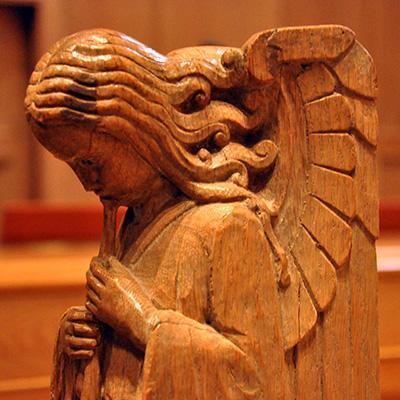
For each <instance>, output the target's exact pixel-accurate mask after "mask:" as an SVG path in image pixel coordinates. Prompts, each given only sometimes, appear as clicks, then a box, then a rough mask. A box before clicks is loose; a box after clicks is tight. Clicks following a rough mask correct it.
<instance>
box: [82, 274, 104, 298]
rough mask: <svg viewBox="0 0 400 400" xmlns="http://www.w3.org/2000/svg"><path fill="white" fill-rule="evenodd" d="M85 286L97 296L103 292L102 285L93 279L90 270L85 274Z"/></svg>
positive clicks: (96, 279)
mask: <svg viewBox="0 0 400 400" xmlns="http://www.w3.org/2000/svg"><path fill="white" fill-rule="evenodd" d="M86 286H87V287H89V288H90V289H92V290H93V291H94V292H95V293H96V294H97V295H99V296H100V295H101V292H102V291H103V290H104V284H103V283H102V282H101V281H100V280H99V279H98V278H97V277H95V276H94V275H93V273H92V271H90V270H89V271H87V272H86Z"/></svg>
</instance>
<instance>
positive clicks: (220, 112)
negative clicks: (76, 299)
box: [26, 26, 379, 400]
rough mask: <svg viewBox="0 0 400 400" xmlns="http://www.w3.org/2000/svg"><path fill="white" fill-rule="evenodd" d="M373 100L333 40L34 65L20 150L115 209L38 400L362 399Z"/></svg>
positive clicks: (318, 30)
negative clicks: (30, 134) (116, 217)
mask: <svg viewBox="0 0 400 400" xmlns="http://www.w3.org/2000/svg"><path fill="white" fill-rule="evenodd" d="M375 95H376V80H375V71H374V66H373V63H372V60H371V58H370V56H369V54H368V53H367V52H366V51H365V50H364V48H363V47H362V46H361V45H360V44H359V43H358V42H356V41H355V39H354V34H353V33H352V32H351V31H350V30H349V29H347V28H344V27H341V26H315V27H300V28H284V29H276V30H270V31H265V32H261V33H258V34H256V35H254V36H253V37H252V38H250V39H249V40H248V41H247V42H246V43H245V44H244V46H243V47H242V48H224V47H195V48H187V49H181V50H176V51H173V52H171V53H169V54H168V55H167V56H163V55H160V54H158V53H156V52H155V51H153V50H151V49H149V48H147V47H145V46H143V45H142V44H141V43H139V42H137V41H135V40H133V39H131V38H129V37H127V36H125V35H123V34H120V33H117V32H113V31H108V30H93V31H86V32H81V33H77V34H75V35H72V36H69V37H67V38H65V39H62V40H60V41H59V42H58V43H57V44H56V45H55V46H54V47H53V48H52V49H51V50H50V51H49V52H48V53H47V54H45V55H44V56H43V58H42V59H41V60H40V61H39V63H38V65H37V66H36V69H35V71H34V73H33V74H32V78H31V81H30V85H29V88H28V93H27V98H26V109H27V115H28V119H29V122H30V124H31V126H32V129H33V131H34V133H35V135H36V137H37V138H38V139H39V141H40V142H41V143H42V144H43V145H44V146H45V147H46V148H47V149H48V150H50V151H51V152H52V153H53V154H54V155H55V156H56V157H58V158H60V159H61V160H63V161H65V162H67V163H68V164H69V165H70V166H71V168H72V169H73V170H74V171H75V173H76V175H77V176H78V178H79V179H80V181H81V182H82V184H83V186H84V187H85V189H86V190H91V191H94V192H95V193H96V194H97V195H98V196H99V197H100V198H101V199H102V201H103V202H105V203H106V202H107V204H113V205H114V206H115V207H118V206H120V205H124V206H127V207H128V208H127V212H126V215H125V218H124V220H123V223H122V224H121V227H120V229H119V233H118V238H117V245H116V251H115V254H114V257H108V256H102V257H97V258H95V259H94V260H93V262H92V263H91V265H90V268H89V271H88V274H87V295H88V297H87V303H86V306H85V307H75V308H73V309H70V310H68V311H67V312H66V314H65V315H64V317H63V319H62V321H61V324H60V333H59V337H58V341H57V347H56V352H55V366H54V376H53V381H52V398H53V399H57V400H59V399H65V400H67V399H79V398H80V399H99V398H104V399H113V400H126V399H179V400H183V399H274V400H275V399H307V400H310V399H311V400H312V399H325V400H326V399H378V397H379V388H378V386H379V385H378V373H377V368H378V367H377V365H378V350H377V349H378V347H377V328H376V324H377V317H376V277H375V276H376V274H375V269H376V264H375V248H374V241H375V239H376V237H377V235H378V221H377V179H376V166H375V148H376V129H377V114H376V107H375V102H374V99H375ZM96 363H97V367H96Z"/></svg>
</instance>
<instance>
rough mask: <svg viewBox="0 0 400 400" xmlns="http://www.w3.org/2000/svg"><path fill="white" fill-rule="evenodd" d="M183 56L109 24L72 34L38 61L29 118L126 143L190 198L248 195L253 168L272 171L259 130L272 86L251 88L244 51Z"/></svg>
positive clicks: (268, 147) (272, 150)
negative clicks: (165, 53)
mask: <svg viewBox="0 0 400 400" xmlns="http://www.w3.org/2000/svg"><path fill="white" fill-rule="evenodd" d="M182 54H183V53H181V52H179V51H175V52H173V53H170V54H169V55H168V56H167V57H165V56H162V55H160V54H158V53H156V52H155V51H152V50H150V49H149V48H146V47H144V46H143V45H142V44H141V43H139V42H137V41H135V40H133V39H131V38H129V37H127V36H125V35H123V34H119V33H116V32H112V31H106V30H97V31H92V32H91V33H90V34H88V32H83V33H78V34H75V35H72V36H69V37H67V38H65V39H63V40H62V41H60V42H58V43H57V44H56V45H55V46H54V47H53V49H51V50H50V51H49V52H48V53H47V54H45V55H44V56H43V57H42V59H41V60H40V61H39V63H38V65H37V66H36V69H35V71H34V73H33V75H32V78H31V82H30V85H29V88H28V95H27V99H26V106H27V112H28V118H29V119H30V120H31V122H34V123H33V125H34V127H35V129H34V130H35V131H36V132H38V130H39V131H40V130H41V129H43V128H45V129H46V131H48V133H46V134H52V133H51V129H47V128H50V127H52V126H54V125H63V124H68V123H71V122H72V123H73V124H75V125H77V124H78V123H79V124H80V125H81V126H87V127H88V128H89V129H90V130H91V131H96V132H103V133H106V134H109V135H112V136H114V137H116V138H118V139H119V140H121V141H123V142H128V143H130V144H131V145H133V146H134V148H135V149H136V150H137V151H138V153H139V154H140V155H141V156H142V157H144V158H145V159H146V160H147V161H148V162H149V163H150V164H151V165H152V166H153V167H155V168H156V169H157V170H159V171H160V173H162V174H163V175H164V176H166V177H167V178H168V179H169V180H171V181H172V182H173V183H174V184H175V185H176V186H177V187H178V188H179V189H180V190H182V191H183V192H184V193H185V194H187V195H188V196H189V197H190V198H193V199H196V200H199V201H205V202H212V201H231V200H235V199H240V198H246V197H249V191H248V187H249V174H251V175H252V176H256V175H257V174H258V173H260V172H265V171H266V170H267V169H268V168H269V167H270V166H271V164H272V163H273V161H274V159H275V157H276V147H275V145H274V144H273V143H272V142H271V141H269V140H265V138H263V135H262V133H260V132H261V131H262V130H263V127H264V125H265V124H266V123H267V122H268V121H267V119H268V115H269V112H268V111H269V110H268V107H269V102H268V98H267V96H266V91H267V89H266V88H264V87H261V88H260V87H259V88H256V87H250V89H249V88H248V87H247V89H245V84H247V81H246V73H245V71H244V68H243V65H242V58H243V55H242V51H241V50H240V49H233V48H227V49H216V48H211V47H203V48H202V47H200V48H194V49H193V51H191V52H190V55H191V59H190V60H188V59H187V58H186V59H185V58H183V57H182ZM186 54H187V53H186ZM186 57H187V56H186ZM247 86H248V85H247ZM241 89H242V90H241ZM249 93H251V95H252V98H253V99H254V98H256V99H257V100H258V101H256V103H257V104H250V101H249V100H248V98H249V97H250V96H248V94H249ZM252 102H253V103H254V100H253V101H252ZM32 120H33V121H32ZM38 136H39V139H40V135H38ZM260 138H261V139H260ZM41 141H42V143H43V144H44V145H45V146H46V143H45V140H43V139H42V140H41ZM250 179H251V177H250Z"/></svg>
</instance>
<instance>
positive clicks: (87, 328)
mask: <svg viewBox="0 0 400 400" xmlns="http://www.w3.org/2000/svg"><path fill="white" fill-rule="evenodd" d="M66 332H67V333H68V334H69V335H71V336H80V337H86V338H93V339H100V335H101V333H100V329H99V328H98V327H97V326H96V325H94V324H80V323H78V322H74V323H69V324H68V325H67V328H66Z"/></svg>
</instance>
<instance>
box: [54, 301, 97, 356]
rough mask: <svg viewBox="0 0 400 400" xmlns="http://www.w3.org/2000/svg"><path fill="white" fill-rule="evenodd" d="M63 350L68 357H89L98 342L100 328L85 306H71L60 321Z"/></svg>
mask: <svg viewBox="0 0 400 400" xmlns="http://www.w3.org/2000/svg"><path fill="white" fill-rule="evenodd" d="M60 341H61V348H62V350H63V352H64V353H65V354H66V355H68V356H69V357H70V358H72V359H75V360H79V359H90V358H92V357H93V353H94V349H95V348H96V346H97V345H98V344H99V343H100V329H99V326H98V323H97V322H96V321H95V319H94V317H93V314H92V313H91V312H89V311H88V310H87V309H86V308H85V307H71V308H69V309H68V310H67V312H66V313H65V314H64V317H63V319H62V320H61V323H60Z"/></svg>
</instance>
